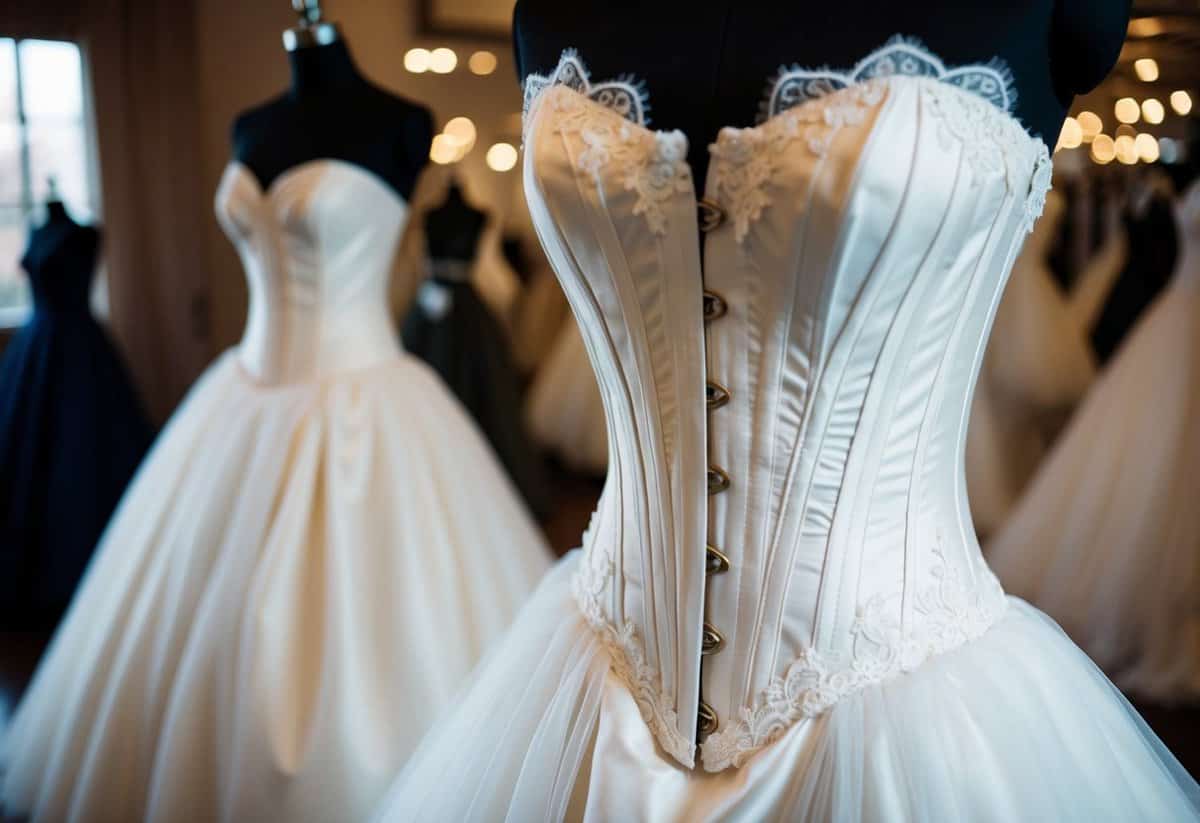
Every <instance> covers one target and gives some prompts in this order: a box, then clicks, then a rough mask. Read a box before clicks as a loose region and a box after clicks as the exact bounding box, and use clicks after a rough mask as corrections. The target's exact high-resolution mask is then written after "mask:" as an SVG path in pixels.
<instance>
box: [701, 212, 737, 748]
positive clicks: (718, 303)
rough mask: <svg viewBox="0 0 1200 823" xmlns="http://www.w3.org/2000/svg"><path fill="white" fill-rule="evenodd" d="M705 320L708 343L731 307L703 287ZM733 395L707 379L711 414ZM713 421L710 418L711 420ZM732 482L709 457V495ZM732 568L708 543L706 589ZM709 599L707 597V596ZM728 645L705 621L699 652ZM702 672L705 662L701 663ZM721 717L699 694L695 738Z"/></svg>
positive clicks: (716, 220) (707, 218)
mask: <svg viewBox="0 0 1200 823" xmlns="http://www.w3.org/2000/svg"><path fill="white" fill-rule="evenodd" d="M696 210H697V222H698V224H699V226H700V230H701V231H702V232H705V233H708V232H711V231H714V230H715V229H717V228H719V227H720V226H721V225H722V224H723V223H724V222H725V212H724V210H723V209H722V208H721V207H720V205H718V204H717V203H716V202H714V201H712V200H710V199H708V198H704V199H702V200H700V201H699V203H697V206H696ZM703 300H704V304H703V305H704V323H705V325H706V328H705V338H706V342H707V337H708V328H707V325H708V324H710V323H712V322H713V321H716V320H719V319H721V318H722V317H724V316H725V314H726V312H727V311H728V310H729V307H728V305H727V304H726V302H725V298H723V297H722V296H721V295H719V294H717V293H716V292H715V291H712V290H711V289H707V288H705V289H704V293H703ZM732 397H733V395H732V393H731V392H730V391H729V389H728V388H726V387H725V386H724V385H722V384H721V383H720V382H718V381H715V380H706V381H705V384H704V405H705V409H706V411H707V412H708V413H711V412H714V411H716V410H717V409H720V408H721V407H723V406H725V405H726V404H728V403H729V402H730V400H731V399H732ZM710 423H711V420H710ZM731 482H732V481H731V480H730V478H729V474H728V473H727V472H726V471H725V470H724V469H722V468H721V467H720V466H717V465H714V464H713V463H712V460H711V455H710V457H709V463H708V476H707V480H706V483H707V488H708V494H709V496H710V497H711V496H713V495H717V494H720V493H722V492H723V491H725V490H726V489H728V488H729V485H730V483H731ZM727 571H729V558H728V557H727V556H726V555H725V553H724V552H722V551H721V550H720V549H718V548H717V547H716V546H713V545H712V544H711V543H708V544H707V545H706V546H705V549H704V574H705V586H706V588H707V580H708V578H710V577H712V576H713V575H717V574H724V573H725V572H727ZM706 600H707V598H706ZM724 645H725V637H724V636H723V635H722V634H721V632H720V631H719V630H718V629H717V627H716V626H714V625H712V624H711V623H709V622H708V621H707V620H706V621H705V622H704V625H703V628H702V633H701V641H700V654H701V655H702V656H704V657H707V656H708V655H712V654H717V653H718V652H719V651H721V649H722V648H723V647H724ZM701 667H702V671H703V664H701ZM720 725H721V723H720V718H719V717H718V716H717V712H716V710H715V709H713V707H712V706H710V705H709V704H708V703H706V702H705V701H704V696H703V694H701V696H700V707H699V709H698V711H697V715H696V740H697V742H703V741H704V739H705V738H706V737H708V736H709V735H710V734H712V733H713V732H715V731H717V729H718V728H719V727H720Z"/></svg>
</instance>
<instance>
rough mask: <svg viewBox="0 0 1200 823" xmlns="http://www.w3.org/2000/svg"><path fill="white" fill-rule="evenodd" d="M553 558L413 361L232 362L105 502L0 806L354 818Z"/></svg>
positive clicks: (129, 815)
mask: <svg viewBox="0 0 1200 823" xmlns="http://www.w3.org/2000/svg"><path fill="white" fill-rule="evenodd" d="M548 566H549V553H548V550H547V549H546V547H545V546H544V544H543V542H542V539H541V537H540V536H539V534H538V532H537V530H536V527H535V526H534V524H533V522H532V521H531V519H530V518H529V516H528V515H527V513H526V511H525V509H524V508H523V507H522V506H521V504H520V503H519V501H518V498H517V496H516V493H515V491H514V490H513V488H512V486H511V485H510V484H509V482H508V480H507V478H506V477H505V476H504V474H503V472H502V471H501V470H500V469H499V467H498V466H497V465H496V463H495V460H494V458H493V457H492V456H491V453H490V451H489V450H488V448H487V446H486V444H485V443H484V441H483V439H482V438H481V436H480V435H479V433H478V432H477V430H476V429H475V428H474V426H473V425H472V424H471V423H470V422H469V420H468V418H467V417H466V416H465V414H464V413H463V412H462V411H461V409H460V408H459V407H458V405H457V404H456V403H455V402H454V400H453V399H452V398H451V396H450V395H449V393H448V392H447V391H446V389H445V388H444V387H443V386H442V384H441V382H440V381H439V380H438V379H437V377H436V376H435V375H434V374H433V373H432V372H431V371H430V370H429V369H428V368H427V367H426V366H424V365H423V364H421V363H419V362H418V361H416V360H415V359H414V358H412V357H410V356H408V355H404V356H400V357H396V358H393V359H392V360H390V361H389V362H386V363H384V364H381V365H379V366H376V367H373V368H370V369H366V370H362V371H359V372H353V373H349V374H343V375H341V376H339V377H334V378H331V379H328V380H325V381H322V382H320V383H306V384H296V385H290V386H282V387H271V388H267V387H260V386H256V385H254V384H253V383H252V382H251V381H250V380H249V379H248V378H247V376H246V375H245V374H244V372H243V370H242V369H241V367H240V365H239V361H238V359H237V357H236V356H235V355H231V354H227V355H225V356H224V358H223V359H222V360H221V361H220V362H219V363H218V364H216V365H215V366H214V367H213V368H211V369H210V370H209V372H208V373H207V374H206V375H205V376H204V377H203V378H202V379H201V381H200V382H199V384H198V385H197V386H196V387H195V388H194V389H193V390H192V392H191V394H190V396H189V397H188V399H187V400H186V401H185V403H184V404H183V406H182V407H181V408H180V410H179V411H178V412H177V413H176V415H175V417H174V419H173V420H172V422H171V423H170V425H169V427H168V428H167V430H166V431H165V432H164V434H163V436H162V437H161V439H160V441H159V443H158V445H157V446H156V447H155V449H154V451H153V452H152V453H151V455H150V457H149V458H148V460H147V462H146V465H145V466H144V467H143V468H142V470H141V471H140V473H139V475H138V477H137V478H136V480H135V481H134V484H133V485H132V486H131V488H130V491H129V493H128V494H127V495H126V497H125V499H124V500H123V501H122V503H121V506H120V508H119V509H118V511H117V513H116V515H115V517H114V520H113V522H112V524H111V526H110V528H109V529H108V531H107V532H106V536H105V538H104V540H103V542H102V544H101V546H100V548H99V549H98V552H97V556H96V559H95V562H94V563H93V565H92V567H91V568H90V569H89V571H88V574H87V576H86V578H85V580H84V582H83V584H82V586H81V590H80V593H79V595H78V597H77V598H76V600H75V602H74V604H73V605H72V608H71V610H70V612H69V613H68V615H67V617H66V619H65V620H64V623H63V625H62V626H61V628H60V629H59V631H58V634H57V636H56V637H55V639H54V641H53V643H52V645H51V647H50V649H49V650H48V652H47V654H46V657H45V658H44V660H43V662H42V664H41V666H40V668H39V670H38V672H37V674H36V676H35V678H34V681H33V683H32V685H31V687H30V690H29V692H28V694H27V696H26V697H25V700H24V702H23V703H22V704H21V705H20V706H19V708H18V711H17V714H16V715H15V717H14V720H13V723H12V726H11V727H10V729H9V731H8V733H7V735H6V736H5V738H4V741H3V744H2V760H3V762H2V763H0V774H2V779H3V795H2V799H3V805H4V806H6V807H7V809H8V810H9V811H10V813H16V814H22V813H26V814H30V815H31V817H32V819H33V820H35V821H39V820H46V821H81V823H96V822H97V821H99V822H101V823H104V822H106V821H113V822H114V823H116V821H120V822H121V823H129V822H130V821H139V820H147V821H162V823H178V821H216V820H221V821H239V823H240V821H289V823H292V821H337V822H338V823H343V821H353V820H362V819H365V817H366V816H367V814H368V813H369V810H370V809H371V808H373V806H374V804H375V803H377V802H378V800H379V795H380V793H381V792H382V790H383V789H384V788H386V786H387V783H388V782H389V780H390V779H391V778H392V777H394V775H395V773H396V771H397V769H399V768H400V766H401V765H402V763H403V762H404V760H405V758H406V756H407V755H408V754H409V753H410V751H411V749H412V748H413V747H414V746H415V744H416V743H417V741H418V739H419V738H420V736H421V734H422V733H423V732H424V731H425V728H426V726H427V725H428V724H429V723H430V721H432V720H433V719H434V717H436V716H437V715H438V714H439V713H440V712H441V711H442V710H444V709H446V708H447V707H448V705H449V699H450V697H451V696H452V695H453V694H454V692H455V691H456V689H457V688H458V687H459V685H460V684H461V682H462V681H463V679H464V678H465V677H466V675H467V673H468V672H469V671H470V669H471V667H472V666H473V664H474V663H475V662H476V659H477V658H478V657H479V656H480V655H481V654H482V652H483V651H484V650H485V649H487V648H488V647H489V646H490V645H491V644H492V643H493V642H494V641H495V640H496V639H497V638H498V636H499V635H500V633H501V632H502V630H503V628H504V627H505V626H506V625H507V624H508V623H509V622H510V620H511V619H512V618H513V616H514V615H515V614H516V612H517V609H518V606H519V605H520V604H521V603H522V602H523V601H524V600H525V599H526V598H527V596H528V594H529V593H530V592H531V591H532V590H533V588H534V587H535V585H536V582H537V580H538V579H539V578H540V576H541V575H542V574H543V572H544V570H545V569H546V568H547V567H548Z"/></svg>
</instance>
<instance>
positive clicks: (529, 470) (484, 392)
mask: <svg viewBox="0 0 1200 823" xmlns="http://www.w3.org/2000/svg"><path fill="white" fill-rule="evenodd" d="M487 222H488V215H487V213H486V212H484V211H481V210H480V209H477V208H475V207H474V206H472V205H471V204H470V203H468V202H467V200H466V198H465V197H464V196H463V192H462V189H460V188H459V186H458V184H457V183H453V182H452V183H451V184H450V188H449V190H448V191H447V194H446V199H445V200H444V201H443V202H442V204H441V205H439V206H437V207H435V208H433V209H432V210H430V211H429V212H428V213H427V214H426V215H425V240H426V249H427V251H428V254H429V269H430V276H429V279H428V280H427V281H426V282H425V283H423V284H422V286H421V288H420V290H419V291H418V292H417V299H416V302H415V303H414V304H413V307H412V310H411V311H410V312H409V314H408V316H407V317H406V318H405V321H404V328H403V337H404V347H405V348H406V349H408V350H409V351H410V352H412V353H413V354H415V355H417V356H418V357H420V358H421V359H423V360H424V361H425V362H427V363H429V365H431V366H432V367H433V368H434V369H435V370H436V371H437V372H438V374H440V375H441V377H442V379H443V380H445V381H446V383H447V384H448V385H449V386H450V388H451V390H452V391H453V392H454V394H455V395H456V396H457V397H458V399H459V401H460V402H461V403H462V404H463V405H464V406H465V407H466V408H467V411H469V412H470V413H471V416H472V417H474V418H475V422H476V423H478V424H479V427H480V428H481V429H482V430H483V432H484V434H485V435H486V436H487V438H488V440H489V442H491V444H492V448H493V449H494V450H495V451H496V454H497V456H498V457H499V458H500V461H501V462H502V463H503V464H504V467H505V469H507V470H508V474H509V476H510V477H511V478H512V480H513V482H514V483H515V484H516V486H517V488H518V489H520V491H521V494H522V495H523V496H524V497H525V501H526V502H527V503H528V504H529V507H530V508H531V509H532V510H533V511H534V513H535V514H538V515H539V516H544V515H547V514H549V513H550V494H549V488H548V486H547V482H546V477H545V467H544V466H543V464H542V460H541V456H540V455H539V453H538V450H537V449H535V448H534V447H533V444H532V443H530V442H529V438H528V437H527V435H526V433H525V429H524V425H523V423H522V418H521V392H520V378H519V376H518V373H517V369H516V367H515V366H514V365H513V360H512V354H511V351H510V346H509V340H508V335H507V334H506V332H505V331H504V328H503V327H502V326H501V324H500V323H499V322H498V321H497V320H496V318H495V316H493V314H492V312H491V311H490V310H489V309H488V306H487V305H486V304H485V303H484V301H483V299H482V298H481V297H480V295H479V293H478V292H477V291H476V289H475V287H474V285H473V283H472V275H473V273H474V271H475V268H476V264H477V261H478V259H479V258H478V254H479V240H480V237H481V236H482V235H483V231H484V228H485V227H486V226H487Z"/></svg>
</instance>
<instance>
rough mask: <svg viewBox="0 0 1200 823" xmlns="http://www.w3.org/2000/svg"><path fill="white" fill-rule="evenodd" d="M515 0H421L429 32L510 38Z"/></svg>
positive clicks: (423, 27) (423, 25)
mask: <svg viewBox="0 0 1200 823" xmlns="http://www.w3.org/2000/svg"><path fill="white" fill-rule="evenodd" d="M514 5H515V0H421V4H420V9H421V20H420V27H421V33H422V34H424V35H426V36H432V35H439V36H443V37H469V38H472V39H482V40H508V38H509V36H510V34H509V33H510V31H511V28H512V11H513V6H514Z"/></svg>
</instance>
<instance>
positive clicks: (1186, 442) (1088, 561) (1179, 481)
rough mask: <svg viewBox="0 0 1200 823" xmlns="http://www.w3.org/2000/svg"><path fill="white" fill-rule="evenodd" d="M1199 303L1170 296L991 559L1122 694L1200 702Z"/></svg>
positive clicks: (1187, 296)
mask: <svg viewBox="0 0 1200 823" xmlns="http://www.w3.org/2000/svg"><path fill="white" fill-rule="evenodd" d="M1198 467H1200V290H1198V289H1196V288H1194V287H1189V286H1186V285H1183V284H1176V285H1175V286H1173V287H1172V288H1171V289H1169V290H1168V291H1166V292H1164V293H1163V294H1162V295H1161V296H1160V297H1159V299H1158V300H1157V301H1156V302H1155V303H1154V305H1153V306H1152V307H1151V309H1150V311H1149V312H1148V313H1147V314H1146V316H1145V317H1144V318H1143V319H1142V321H1141V322H1140V323H1139V324H1138V326H1137V327H1136V329H1135V330H1134V332H1133V334H1132V336H1131V337H1130V338H1129V340H1128V341H1127V342H1126V345H1125V346H1124V347H1123V348H1122V349H1121V350H1120V351H1119V352H1118V354H1117V357H1116V359H1115V360H1114V361H1113V362H1112V365H1111V366H1110V367H1109V370H1108V371H1107V372H1106V373H1105V374H1104V375H1103V376H1102V377H1101V378H1100V381H1099V382H1098V383H1097V384H1096V386H1095V387H1094V388H1093V389H1092V391H1091V393H1090V394H1089V395H1088V397H1087V399H1086V400H1085V401H1084V404H1083V405H1082V406H1081V407H1080V410H1079V412H1078V413H1077V414H1076V416H1075V417H1074V418H1073V419H1072V421H1071V423H1070V425H1069V427H1068V428H1067V430H1066V431H1065V432H1064V433H1063V435H1062V437H1061V438H1060V439H1059V441H1058V443H1057V444H1056V445H1055V447H1054V449H1053V450H1052V451H1051V452H1050V454H1049V456H1048V457H1047V458H1046V461H1045V462H1044V463H1043V465H1042V468H1041V469H1040V470H1039V471H1038V474H1037V475H1036V476H1035V478H1034V480H1033V482H1032V483H1031V484H1030V486H1029V488H1028V489H1027V491H1026V493H1025V495H1024V496H1023V497H1022V499H1021V501H1020V503H1019V504H1018V506H1017V508H1016V509H1015V510H1014V512H1013V514H1012V517H1011V518H1010V519H1009V520H1008V522H1007V523H1006V524H1005V526H1004V528H1003V529H1002V530H1001V531H1000V532H999V533H998V534H997V535H996V536H995V538H994V539H993V540H992V541H991V542H990V543H989V544H988V546H987V554H988V560H989V562H990V563H991V565H992V567H993V568H994V569H995V571H996V574H997V575H998V576H999V577H1000V580H1001V582H1002V583H1003V584H1004V587H1005V588H1006V589H1008V590H1009V591H1011V592H1012V593H1013V594H1016V595H1018V596H1020V597H1024V598H1026V599H1028V600H1030V601H1031V602H1033V603H1034V604H1036V605H1037V606H1038V608H1041V609H1044V610H1045V611H1046V612H1047V613H1048V614H1049V615H1050V616H1051V617H1053V618H1054V619H1055V620H1056V621H1058V623H1059V624H1061V625H1062V627H1063V628H1064V629H1065V630H1066V632H1067V633H1068V634H1069V635H1070V636H1071V637H1072V639H1074V640H1075V642H1076V643H1078V644H1079V645H1080V646H1081V647H1082V648H1083V649H1084V651H1086V652H1087V653H1088V654H1089V655H1090V656H1091V657H1092V659H1093V660H1095V661H1096V662H1097V663H1098V664H1099V665H1100V667H1101V668H1103V669H1104V670H1105V671H1106V672H1108V674H1109V675H1110V676H1111V677H1112V678H1113V679H1114V681H1115V682H1116V683H1117V684H1118V685H1119V686H1121V688H1123V689H1125V690H1126V691H1129V692H1134V693H1137V694H1139V695H1141V696H1143V697H1147V698H1151V699H1156V700H1173V699H1192V700H1195V699H1200V609H1198V607H1197V604H1200V505H1197V494H1196V489H1197V487H1198V486H1197V480H1196V474H1197V470H1198Z"/></svg>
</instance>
